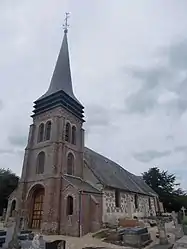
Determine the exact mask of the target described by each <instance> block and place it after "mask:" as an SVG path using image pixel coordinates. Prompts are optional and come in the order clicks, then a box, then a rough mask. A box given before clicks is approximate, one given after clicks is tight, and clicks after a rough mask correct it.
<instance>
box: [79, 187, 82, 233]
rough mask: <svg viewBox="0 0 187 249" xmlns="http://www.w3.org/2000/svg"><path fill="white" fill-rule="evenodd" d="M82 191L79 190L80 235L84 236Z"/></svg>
mask: <svg viewBox="0 0 187 249" xmlns="http://www.w3.org/2000/svg"><path fill="white" fill-rule="evenodd" d="M82 193H83V191H79V237H82Z"/></svg>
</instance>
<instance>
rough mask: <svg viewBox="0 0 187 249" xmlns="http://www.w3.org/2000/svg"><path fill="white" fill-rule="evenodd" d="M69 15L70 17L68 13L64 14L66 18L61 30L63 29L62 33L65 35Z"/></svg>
mask: <svg viewBox="0 0 187 249" xmlns="http://www.w3.org/2000/svg"><path fill="white" fill-rule="evenodd" d="M69 15H70V13H69V12H66V17H65V19H64V24H63V29H64V32H65V33H67V32H68V27H69V24H68V18H69Z"/></svg>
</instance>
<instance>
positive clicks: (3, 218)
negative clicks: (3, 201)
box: [2, 208, 6, 221]
mask: <svg viewBox="0 0 187 249" xmlns="http://www.w3.org/2000/svg"><path fill="white" fill-rule="evenodd" d="M5 218H6V208H4V209H3V215H2V221H5Z"/></svg>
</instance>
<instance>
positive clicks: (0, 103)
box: [0, 100, 3, 111]
mask: <svg viewBox="0 0 187 249" xmlns="http://www.w3.org/2000/svg"><path fill="white" fill-rule="evenodd" d="M2 109H3V101H2V100H0V111H1V110H2Z"/></svg>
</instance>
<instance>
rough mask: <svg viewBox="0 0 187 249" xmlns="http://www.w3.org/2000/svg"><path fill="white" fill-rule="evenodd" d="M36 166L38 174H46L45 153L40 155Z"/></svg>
mask: <svg viewBox="0 0 187 249" xmlns="http://www.w3.org/2000/svg"><path fill="white" fill-rule="evenodd" d="M36 164H37V165H36V174H42V173H43V172H44V165H45V153H44V152H43V151H42V152H40V153H39V154H38V157H37V163H36Z"/></svg>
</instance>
